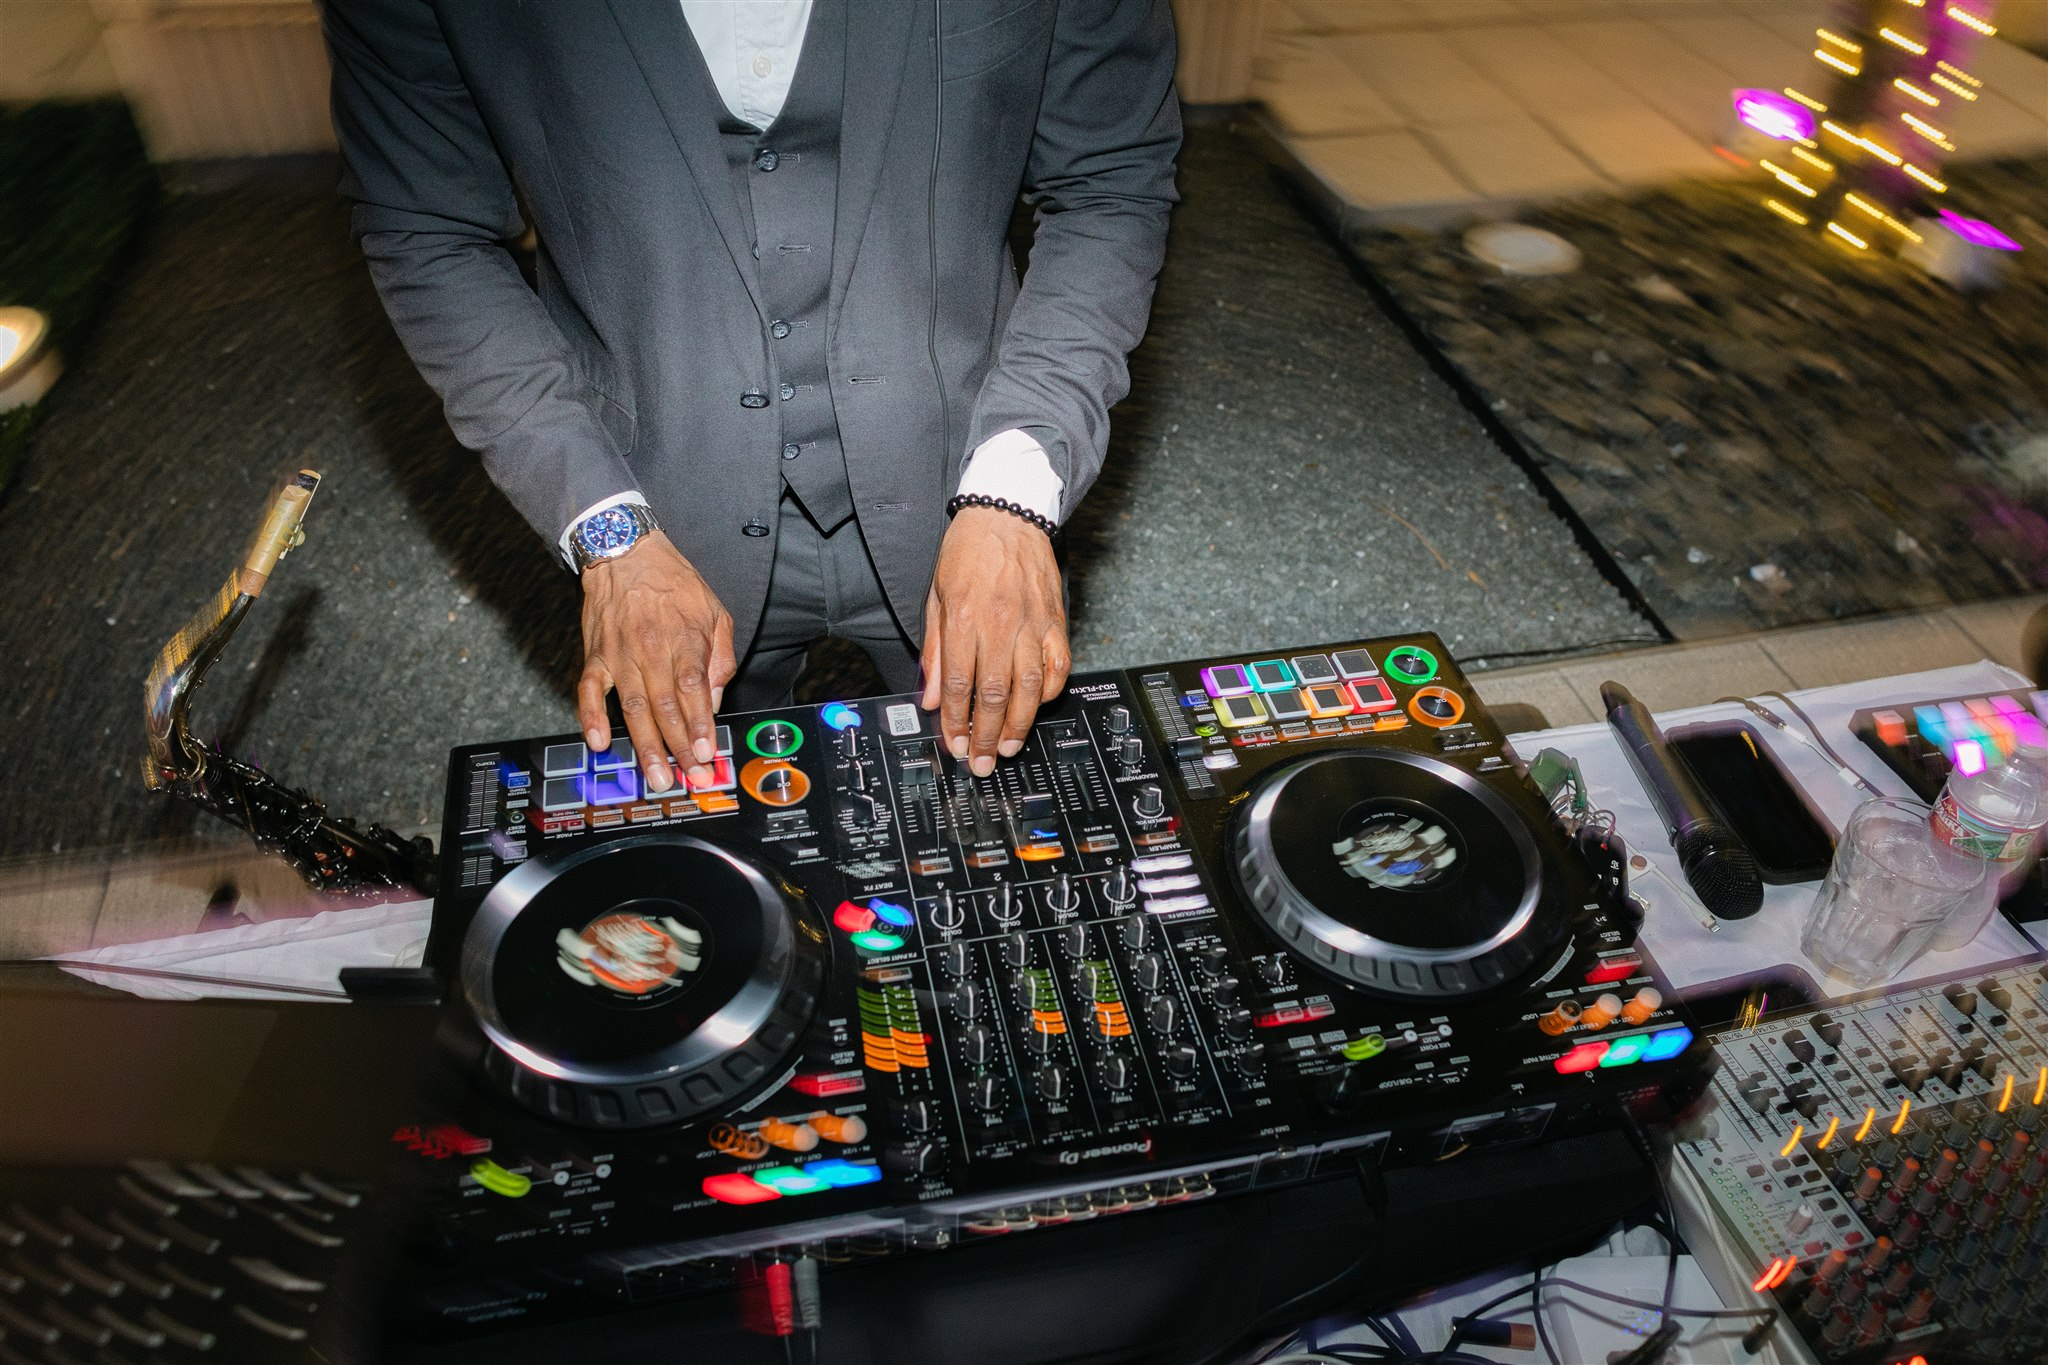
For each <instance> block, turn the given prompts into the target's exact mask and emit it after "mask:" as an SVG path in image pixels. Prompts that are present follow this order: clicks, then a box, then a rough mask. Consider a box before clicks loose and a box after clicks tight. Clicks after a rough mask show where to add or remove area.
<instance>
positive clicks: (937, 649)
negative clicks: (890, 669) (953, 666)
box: [917, 592, 945, 711]
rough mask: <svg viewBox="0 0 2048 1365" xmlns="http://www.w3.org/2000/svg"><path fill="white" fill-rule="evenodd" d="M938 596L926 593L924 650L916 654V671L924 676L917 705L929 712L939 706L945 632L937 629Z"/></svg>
mask: <svg viewBox="0 0 2048 1365" xmlns="http://www.w3.org/2000/svg"><path fill="white" fill-rule="evenodd" d="M939 613H940V608H939V595H938V594H937V593H935V592H934V593H926V594H925V599H924V649H923V650H922V651H921V652H920V653H919V654H918V659H917V666H918V670H919V671H920V672H921V673H923V674H924V691H923V695H921V696H919V697H918V699H917V704H918V705H919V706H922V707H923V708H924V709H925V710H927V711H930V710H932V709H933V708H934V707H936V706H937V705H938V704H939V661H940V658H941V657H942V655H941V651H942V649H943V646H944V640H945V632H944V631H943V630H941V629H940V628H939Z"/></svg>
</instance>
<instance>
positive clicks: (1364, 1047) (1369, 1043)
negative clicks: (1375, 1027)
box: [1342, 1033, 1387, 1062]
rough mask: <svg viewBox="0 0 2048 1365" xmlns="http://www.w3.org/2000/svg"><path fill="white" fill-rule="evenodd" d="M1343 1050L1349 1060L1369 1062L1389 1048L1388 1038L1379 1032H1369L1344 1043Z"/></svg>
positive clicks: (1345, 1058)
mask: <svg viewBox="0 0 2048 1365" xmlns="http://www.w3.org/2000/svg"><path fill="white" fill-rule="evenodd" d="M1342 1050H1343V1053H1344V1060H1345V1061H1347V1062H1368V1061H1371V1060H1372V1059H1373V1058H1375V1057H1377V1056H1379V1055H1380V1054H1381V1053H1382V1052H1385V1051H1386V1050H1387V1040H1386V1039H1384V1038H1382V1037H1380V1035H1379V1034H1377V1033H1368V1034H1366V1035H1365V1037H1363V1038H1354V1039H1352V1040H1351V1041H1350V1042H1348V1043H1346V1044H1344V1047H1343V1049H1342Z"/></svg>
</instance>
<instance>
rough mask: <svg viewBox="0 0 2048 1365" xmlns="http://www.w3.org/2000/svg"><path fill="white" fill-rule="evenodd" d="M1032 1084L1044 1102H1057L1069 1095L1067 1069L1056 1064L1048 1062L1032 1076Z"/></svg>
mask: <svg viewBox="0 0 2048 1365" xmlns="http://www.w3.org/2000/svg"><path fill="white" fill-rule="evenodd" d="M1031 1083H1032V1085H1034V1086H1035V1087H1037V1089H1038V1096H1039V1098H1040V1099H1043V1100H1053V1101H1057V1100H1059V1099H1061V1098H1062V1097H1064V1096H1065V1095H1066V1093H1067V1073H1066V1069H1065V1068H1063V1067H1061V1066H1059V1065H1058V1064H1057V1063H1054V1062H1046V1063H1045V1064H1044V1065H1042V1066H1040V1067H1039V1068H1038V1069H1037V1070H1036V1071H1034V1072H1033V1073H1032V1075H1031Z"/></svg>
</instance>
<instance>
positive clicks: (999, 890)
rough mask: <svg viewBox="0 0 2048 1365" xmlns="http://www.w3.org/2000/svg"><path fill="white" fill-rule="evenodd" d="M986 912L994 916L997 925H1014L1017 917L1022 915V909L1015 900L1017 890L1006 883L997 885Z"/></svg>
mask: <svg viewBox="0 0 2048 1365" xmlns="http://www.w3.org/2000/svg"><path fill="white" fill-rule="evenodd" d="M988 912H989V913H990V914H991V915H994V916H995V918H996V923H998V924H1014V923H1016V921H1017V917H1018V916H1020V915H1022V914H1023V913H1024V907H1023V906H1022V905H1021V904H1019V903H1018V900H1017V888H1016V887H1014V886H1011V885H1010V884H1009V883H1008V882H1003V883H1001V884H999V885H998V886H997V887H996V894H995V898H994V899H993V900H991V901H990V902H989V906H988Z"/></svg>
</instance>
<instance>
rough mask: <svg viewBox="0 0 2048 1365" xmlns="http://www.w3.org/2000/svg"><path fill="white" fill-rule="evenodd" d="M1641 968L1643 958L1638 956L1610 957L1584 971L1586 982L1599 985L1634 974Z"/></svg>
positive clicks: (1590, 984)
mask: <svg viewBox="0 0 2048 1365" xmlns="http://www.w3.org/2000/svg"><path fill="white" fill-rule="evenodd" d="M1642 969H1643V960H1642V959H1641V958H1639V957H1610V958H1607V959H1605V960H1603V961H1602V962H1601V963H1600V965H1599V966H1597V967H1595V968H1594V969H1593V970H1592V971H1590V972H1587V973H1586V984H1587V985H1589V986H1600V985H1605V984H1606V983H1607V982H1609V981H1620V980H1621V979H1623V978H1624V977H1630V976H1634V975H1635V974H1636V973H1637V972H1639V971H1641V970H1642Z"/></svg>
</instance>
